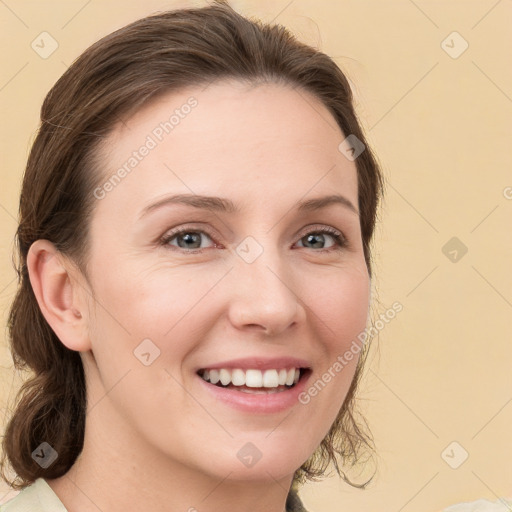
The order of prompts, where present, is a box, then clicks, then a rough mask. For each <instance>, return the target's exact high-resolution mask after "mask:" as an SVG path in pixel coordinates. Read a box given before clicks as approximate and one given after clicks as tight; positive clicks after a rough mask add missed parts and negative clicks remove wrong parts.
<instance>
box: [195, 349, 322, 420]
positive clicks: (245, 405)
mask: <svg viewBox="0 0 512 512" xmlns="http://www.w3.org/2000/svg"><path fill="white" fill-rule="evenodd" d="M239 361H240V360H239ZM244 361H246V360H245V359H244ZM231 362H232V361H231ZM275 362H276V360H273V364H275ZM296 362H297V360H295V362H294V363H293V364H291V367H293V366H294V364H296ZM223 364H226V363H223ZM262 364H264V365H266V364H267V361H263V362H262ZM297 367H299V366H297ZM301 367H302V368H304V366H301ZM208 368H210V367H208ZM216 368H228V367H227V366H222V365H221V366H214V367H212V369H216ZM229 368H231V366H229ZM232 368H235V366H233V367H232ZM236 368H240V366H236ZM252 368H254V366H252ZM269 368H276V367H275V366H270V367H266V366H265V367H260V368H259V369H269ZM311 375H312V372H311V369H308V370H307V371H306V372H304V374H303V375H301V377H300V379H299V381H298V382H297V384H295V386H293V387H292V388H290V389H287V390H286V391H279V392H277V393H270V394H250V393H244V392H242V391H236V390H235V389H229V388H222V387H219V386H216V385H215V384H211V383H210V382H206V381H205V380H204V379H203V378H202V377H200V376H199V375H197V378H198V379H199V380H200V381H201V386H203V389H204V390H205V392H206V393H209V394H210V395H211V396H212V397H213V398H214V399H215V400H216V401H221V402H223V403H224V404H226V405H228V406H230V407H233V408H234V409H237V410H239V411H242V412H246V413H253V414H272V413H278V412H282V411H285V410H286V409H289V408H290V407H293V406H294V405H297V404H300V401H299V395H300V394H301V393H302V392H303V391H304V390H305V388H306V385H307V382H308V380H309V378H310V377H311Z"/></svg>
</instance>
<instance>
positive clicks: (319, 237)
mask: <svg viewBox="0 0 512 512" xmlns="http://www.w3.org/2000/svg"><path fill="white" fill-rule="evenodd" d="M306 238H307V241H308V243H310V242H311V241H312V240H313V239H315V238H317V239H319V240H320V241H319V242H316V243H315V242H312V243H313V244H314V245H315V247H317V248H318V244H320V245H321V244H323V243H324V241H323V238H324V237H323V235H320V234H318V235H313V234H311V235H307V237H306ZM320 248H321V247H320Z"/></svg>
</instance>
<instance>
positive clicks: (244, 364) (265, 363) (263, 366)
mask: <svg viewBox="0 0 512 512" xmlns="http://www.w3.org/2000/svg"><path fill="white" fill-rule="evenodd" d="M310 367H311V364H310V363H309V362H308V361H306V360H305V359H298V358H296V357H275V358H268V357H243V358H240V359H231V360H229V361H221V362H220V363H213V364H208V365H206V366H201V367H200V368H198V370H204V369H208V370H218V369H220V368H226V369H229V368H231V369H233V370H234V369H235V368H240V369H242V370H271V369H274V368H275V369H281V368H310Z"/></svg>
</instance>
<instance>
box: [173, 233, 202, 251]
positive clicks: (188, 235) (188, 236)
mask: <svg viewBox="0 0 512 512" xmlns="http://www.w3.org/2000/svg"><path fill="white" fill-rule="evenodd" d="M194 238H195V242H196V243H197V242H199V245H201V236H200V235H199V234H198V233H184V234H183V235H181V237H179V238H178V245H179V246H180V247H185V248H186V247H188V248H190V247H191V244H187V241H192V243H193V242H194ZM179 240H184V241H185V242H184V245H183V244H181V243H179ZM196 248H197V247H193V249H196Z"/></svg>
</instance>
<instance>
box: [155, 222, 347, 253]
mask: <svg viewBox="0 0 512 512" xmlns="http://www.w3.org/2000/svg"><path fill="white" fill-rule="evenodd" d="M326 235H327V240H328V239H329V238H330V239H331V240H333V243H332V244H331V245H330V246H328V247H324V246H325V243H326ZM203 237H206V238H208V239H210V240H211V241H212V242H213V235H210V234H209V233H208V232H207V231H204V230H199V229H194V228H191V227H186V226H184V227H181V228H177V229H174V230H172V231H171V232H169V233H166V234H165V235H164V236H163V237H162V238H161V239H160V244H161V245H163V246H167V247H168V246H172V247H176V249H177V250H180V249H181V250H183V251H184V252H188V253H192V254H194V253H199V252H202V250H203V249H205V248H207V247H201V242H202V240H203ZM174 242H176V243H174ZM299 242H300V243H302V245H300V246H299V247H304V248H306V249H307V248H308V247H307V246H306V245H304V244H311V246H312V247H311V248H312V249H316V250H315V251H314V252H328V251H333V250H340V249H342V248H344V247H346V246H347V245H348V244H347V241H346V239H345V237H344V236H343V234H342V233H341V232H340V231H338V230H337V229H334V228H331V227H322V228H319V229H315V230H310V231H307V232H306V233H305V234H303V235H302V236H301V237H300V239H299ZM210 247H222V246H221V245H219V244H216V243H215V242H213V243H212V245H211V246H210Z"/></svg>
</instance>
